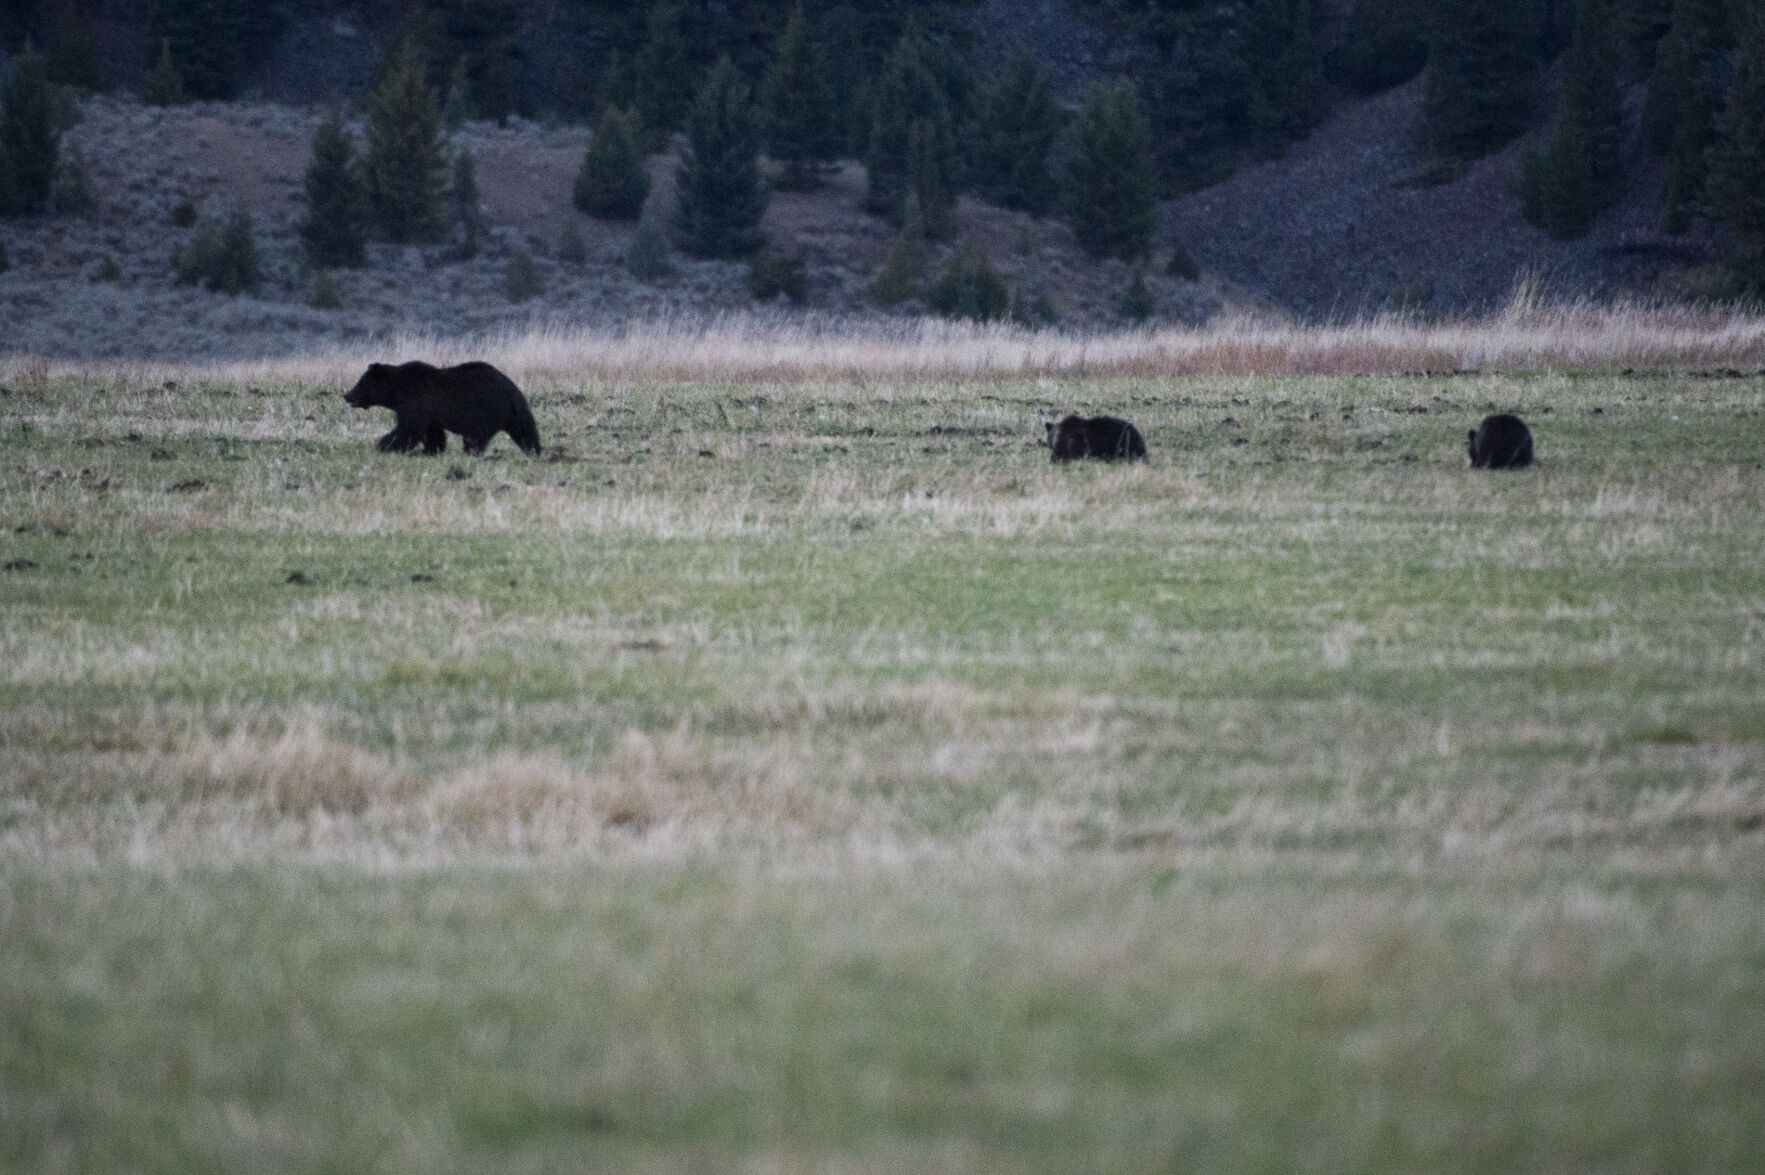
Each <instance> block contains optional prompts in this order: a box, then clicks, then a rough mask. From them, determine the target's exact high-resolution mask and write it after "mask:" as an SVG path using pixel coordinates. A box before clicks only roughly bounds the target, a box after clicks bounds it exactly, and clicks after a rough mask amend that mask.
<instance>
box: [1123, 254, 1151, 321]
mask: <svg viewBox="0 0 1765 1175" xmlns="http://www.w3.org/2000/svg"><path fill="white" fill-rule="evenodd" d="M1115 312H1116V313H1117V314H1119V315H1120V316H1121V317H1123V318H1125V319H1127V320H1128V321H1129V322H1145V321H1146V320H1147V319H1148V318H1151V317H1152V316H1153V315H1154V314H1156V313H1158V300H1157V299H1155V298H1154V297H1153V296H1152V291H1151V289H1149V288H1148V287H1147V285H1146V274H1145V273H1144V272H1143V271H1142V270H1141V269H1140V268H1139V266H1135V267H1134V276H1133V279H1132V280H1131V281H1129V282H1128V288H1127V289H1126V290H1124V291H1122V296H1121V301H1120V302H1118V303H1116V307H1115Z"/></svg>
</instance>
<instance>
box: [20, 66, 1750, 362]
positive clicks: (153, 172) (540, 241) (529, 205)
mask: <svg viewBox="0 0 1765 1175" xmlns="http://www.w3.org/2000/svg"><path fill="white" fill-rule="evenodd" d="M1418 100H1419V83H1411V84H1409V85H1407V86H1404V87H1400V88H1398V89H1396V90H1392V91H1390V92H1388V93H1385V94H1383V95H1379V96H1376V97H1374V98H1371V99H1368V100H1366V101H1361V102H1351V103H1347V104H1345V105H1343V106H1342V107H1341V108H1340V109H1339V111H1338V113H1337V114H1336V115H1335V116H1333V117H1332V118H1331V119H1329V120H1328V121H1327V122H1325V123H1324V124H1323V126H1321V127H1320V128H1319V129H1318V130H1317V131H1316V132H1315V133H1314V134H1313V135H1311V136H1310V137H1309V138H1308V139H1306V140H1305V141H1304V142H1302V143H1299V144H1297V145H1296V146H1295V147H1293V148H1292V149H1291V150H1290V151H1289V152H1288V153H1287V154H1286V155H1285V156H1284V157H1283V158H1280V159H1276V160H1271V161H1268V162H1263V163H1258V164H1255V165H1252V166H1247V167H1245V168H1243V169H1242V170H1240V171H1239V172H1238V173H1237V174H1236V175H1235V176H1234V177H1232V178H1231V179H1230V180H1228V181H1226V182H1225V183H1222V184H1219V185H1217V186H1215V187H1212V188H1209V189H1206V190H1203V191H1201V192H1197V193H1194V194H1192V195H1189V196H1186V197H1183V198H1181V199H1178V200H1174V201H1169V202H1167V203H1166V204H1165V205H1164V207H1163V210H1162V225H1161V233H1160V236H1161V248H1160V256H1159V259H1160V260H1162V259H1163V257H1164V256H1165V255H1166V252H1165V251H1166V250H1168V248H1169V247H1170V246H1171V245H1172V244H1173V243H1176V242H1181V243H1182V244H1183V245H1184V246H1185V247H1186V248H1187V249H1188V250H1189V251H1190V252H1191V253H1192V254H1193V256H1194V257H1195V258H1196V260H1197V261H1198V262H1199V263H1200V265H1201V267H1202V270H1203V273H1202V280H1201V281H1200V282H1199V283H1191V282H1183V281H1177V280H1174V279H1170V278H1166V277H1162V276H1156V275H1155V276H1154V277H1153V279H1152V283H1151V284H1152V286H1153V292H1154V294H1155V297H1156V300H1157V303H1158V315H1157V319H1158V321H1161V322H1164V323H1167V324H1196V323H1200V322H1203V321H1205V320H1206V319H1207V318H1208V317H1209V316H1210V315H1212V314H1214V313H1216V312H1217V311H1219V310H1220V309H1221V308H1222V307H1225V306H1230V305H1234V304H1236V305H1241V306H1250V307H1256V308H1259V309H1261V310H1264V311H1273V312H1276V313H1280V314H1285V313H1291V314H1294V315H1296V316H1298V317H1300V318H1302V319H1310V320H1317V319H1329V318H1343V317H1351V316H1354V315H1356V314H1361V313H1367V312H1373V311H1378V310H1381V309H1387V308H1393V307H1396V308H1403V309H1409V310H1421V311H1424V312H1432V313H1441V314H1456V313H1465V312H1472V313H1475V312H1481V311H1485V310H1487V309H1489V308H1490V307H1492V306H1495V305H1498V304H1500V303H1502V302H1503V301H1504V300H1505V299H1506V298H1507V297H1508V296H1509V295H1510V293H1511V292H1512V290H1513V289H1514V287H1515V286H1516V284H1517V283H1519V282H1520V281H1522V280H1525V279H1530V280H1532V281H1533V282H1535V283H1536V284H1537V285H1538V286H1539V287H1541V288H1542V289H1543V290H1544V291H1545V292H1546V293H1548V294H1550V295H1553V296H1564V297H1575V296H1583V295H1585V296H1590V297H1593V298H1596V299H1613V298H1622V297H1643V298H1649V297H1655V296H1660V295H1665V296H1675V295H1679V296H1683V295H1685V294H1686V293H1687V292H1688V290H1689V289H1690V288H1691V283H1692V281H1694V280H1695V277H1696V267H1697V266H1698V265H1700V264H1702V263H1704V262H1705V261H1707V260H1708V259H1709V258H1710V257H1711V256H1712V255H1713V254H1714V253H1715V251H1716V245H1717V244H1718V242H1716V241H1715V240H1714V239H1713V238H1712V237H1711V236H1710V235H1709V234H1708V232H1707V230H1705V231H1703V232H1702V235H1700V234H1699V233H1694V234H1691V235H1689V236H1687V237H1686V238H1683V239H1679V240H1674V239H1671V238H1666V237H1664V236H1663V235H1662V234H1660V233H1659V231H1658V230H1657V228H1656V227H1655V219H1656V213H1655V208H1656V199H1657V191H1658V185H1659V165H1658V163H1657V162H1656V161H1655V160H1653V159H1652V158H1649V157H1648V156H1647V155H1646V153H1645V152H1644V151H1642V149H1641V146H1640V143H1637V142H1633V143H1632V144H1631V146H1630V148H1629V152H1630V155H1631V158H1630V159H1629V161H1628V165H1629V171H1630V173H1631V175H1632V176H1633V181H1632V183H1631V185H1630V188H1629V191H1628V194H1627V196H1626V198H1625V200H1624V201H1623V202H1622V203H1621V204H1619V205H1618V206H1617V207H1616V208H1613V209H1612V210H1610V211H1609V212H1607V213H1606V214H1604V215H1603V216H1601V217H1600V219H1599V220H1598V221H1597V222H1596V224H1595V226H1594V228H1593V231H1592V232H1590V233H1589V234H1588V236H1587V237H1586V238H1584V239H1582V240H1579V241H1574V242H1567V243H1563V242H1556V241H1553V240H1551V239H1550V238H1549V237H1547V236H1546V235H1545V234H1544V233H1542V232H1540V231H1539V230H1536V229H1534V228H1532V227H1530V226H1528V225H1527V224H1526V223H1525V222H1524V220H1523V218H1522V217H1521V215H1520V210H1519V204H1518V199H1517V197H1516V196H1515V194H1514V191H1513V187H1514V179H1513V177H1514V173H1515V169H1516V167H1517V159H1518V156H1519V153H1520V152H1521V151H1522V150H1523V149H1524V147H1525V140H1522V141H1521V142H1519V143H1516V144H1515V145H1513V146H1511V147H1509V148H1508V149H1507V150H1506V151H1504V152H1501V153H1498V154H1497V155H1494V156H1492V157H1490V158H1488V159H1485V160H1483V161H1481V162H1479V163H1477V164H1474V165H1472V166H1471V167H1470V168H1468V169H1467V171H1466V172H1465V174H1464V175H1463V176H1462V177H1461V178H1460V179H1458V180H1457V181H1455V182H1452V183H1448V184H1444V185H1440V186H1436V187H1428V188H1422V187H1416V186H1413V185H1410V184H1408V183H1407V182H1406V180H1407V177H1408V176H1409V175H1410V174H1411V173H1412V172H1413V171H1414V169H1415V168H1416V167H1417V163H1418V159H1417V156H1416V153H1415V151H1414V149H1413V147H1412V146H1411V138H1410V127H1411V125H1412V123H1413V120H1414V115H1415V106H1416V104H1417V102H1418ZM318 120H319V114H318V112H317V110H316V109H313V108H300V107H292V106H286V105H279V104H271V103H245V102H237V103H199V104H195V105H191V106H185V107H170V108H161V107H152V106H144V105H141V104H139V103H137V102H135V101H134V100H133V99H131V98H128V97H126V96H122V97H113V96H103V95H100V96H96V97H93V98H90V99H88V100H87V101H86V103H85V105H84V117H83V120H82V122H81V123H80V124H79V125H78V126H76V127H75V128H74V129H73V130H72V131H71V132H70V133H69V134H68V135H67V138H66V149H67V150H68V151H69V152H70V153H71V154H73V155H76V156H78V157H79V158H81V159H83V160H85V161H86V164H87V166H88V168H89V169H90V172H91V174H92V177H93V179H94V186H95V188H96V190H97V191H98V192H99V193H100V197H101V198H100V202H99V207H98V209H97V211H96V213H95V214H93V215H91V216H89V217H85V218H60V219H49V218H44V217H37V218H27V219H24V220H14V221H5V222H0V242H3V243H4V244H5V247H6V250H7V253H8V254H9V256H10V259H11V263H12V265H11V269H10V270H9V271H8V272H6V273H3V274H0V340H3V343H0V349H4V350H7V351H22V352H28V353H33V354H41V355H45V356H50V357H66V358H95V357H114V356H140V357H143V358H166V359H171V358H192V357H214V358H236V357H247V356H252V355H260V354H264V355H268V354H289V353H299V352H307V351H313V350H319V349H323V348H325V347H327V346H330V345H335V344H337V343H341V342H357V341H361V340H363V339H367V338H374V337H380V336H385V335H391V334H396V333H401V332H417V333H433V334H440V335H461V334H480V333H485V332H495V331H498V330H503V329H518V328H522V327H525V326H527V325H529V324H532V323H534V322H561V323H567V324H570V325H573V326H574V325H586V326H594V327H615V328H616V327H618V326H620V325H622V324H624V323H626V322H629V321H633V320H645V319H656V318H668V317H677V316H687V317H702V316H706V315H717V314H724V313H731V312H745V311H750V310H753V309H755V303H754V300H753V298H752V296H751V294H750V292H749V290H748V287H747V283H746V267H745V266H743V265H741V264H736V263H729V262H690V261H686V260H684V259H682V258H676V259H675V260H676V272H675V273H674V275H672V276H671V277H668V278H665V279H661V280H659V281H656V282H641V281H637V280H635V279H633V278H632V277H631V276H630V275H629V274H628V273H627V272H626V269H625V266H624V254H625V250H626V247H627V245H628V243H629V241H630V238H631V235H632V233H633V231H634V227H635V226H634V225H632V224H631V223H610V222H604V221H597V220H594V219H593V218H590V217H586V216H582V215H579V214H578V213H576V212H575V211H574V210H573V209H571V207H570V204H569V191H570V185H571V181H572V179H573V177H574V175H575V171H576V168H577V166H578V164H579V162H580V160H581V157H582V152H583V149H584V147H585V145H586V143H587V139H588V133H587V131H586V130H585V129H583V128H581V127H579V126H570V125H562V126H544V125H541V124H538V123H534V122H530V121H527V120H523V119H519V118H516V119H511V120H510V121H509V123H508V125H506V126H503V127H498V126H496V125H495V124H493V123H489V122H479V123H469V124H468V125H467V126H466V128H465V129H464V130H463V131H461V132H460V133H459V134H458V135H457V136H456V137H455V140H454V141H455V144H456V146H464V147H466V148H468V149H470V150H471V151H472V153H473V155H474V157H475V159H476V161H477V170H478V176H479V185H480V188H481V192H482V197H483V207H482V215H483V219H484V222H485V224H486V226H487V234H486V239H485V241H484V243H483V246H482V248H481V249H480V251H479V254H478V255H477V256H476V257H474V258H471V259H466V260H462V259H460V258H459V257H458V256H457V255H456V253H455V252H454V251H453V250H452V249H451V248H450V247H449V246H446V245H434V246H425V247H421V248H418V247H404V246H390V245H375V246H373V247H372V248H371V263H370V265H369V266H367V267H366V268H364V269H361V270H355V271H339V272H338V274H337V280H338V285H339V289H340V293H341V296H342V305H341V307H339V308H337V309H329V310H321V309H315V308H314V307H312V306H311V305H309V304H308V303H309V301H310V294H311V288H312V276H311V274H310V273H308V272H306V271H305V270H304V269H303V266H302V263H301V260H300V255H299V249H298V237H297V225H298V221H299V218H300V215H301V213H302V209H303V204H302V198H301V176H302V172H303V170H304V168H305V166H306V161H307V158H308V154H309V150H310V140H311V135H312V131H313V129H314V127H315V126H316V125H317V123H318ZM675 162H676V161H675V159H674V157H673V156H671V155H662V156H657V157H654V158H653V159H652V160H651V170H652V174H653V178H654V180H655V187H656V191H655V194H654V195H653V196H652V199H654V200H657V201H659V202H660V204H661V206H662V207H664V208H666V207H670V206H671V203H672V197H671V190H670V189H671V182H672V175H673V170H674V166H675ZM863 188H864V173H863V170H862V168H860V167H858V166H857V165H854V164H848V165H846V166H845V167H844V168H843V169H842V170H841V171H839V172H838V173H836V174H834V175H832V176H830V177H829V179H828V182H827V183H825V184H824V185H823V186H822V187H821V188H820V189H819V190H817V191H814V192H808V193H788V192H780V193H777V194H775V196H774V197H773V201H772V204H771V207H770V209H769V211H768V214H767V218H766V222H765V229H766V232H767V234H768V236H769V237H770V239H771V241H772V244H773V247H774V248H775V249H777V250H779V251H783V252H787V253H798V254H800V255H801V256H802V258H803V260H804V263H805V269H806V273H807V277H808V295H807V297H806V299H805V300H804V302H803V303H802V304H801V305H792V304H788V303H784V302H782V301H781V302H779V303H777V304H776V305H771V306H768V307H765V308H764V309H766V310H767V311H768V312H769V313H772V312H775V313H779V314H786V315H803V314H808V315H814V316H818V317H828V316H831V317H836V318H840V319H859V320H877V319H883V318H887V317H890V316H900V315H912V314H914V313H919V312H923V307H922V306H921V305H920V304H918V303H916V302H915V303H909V304H907V305H906V306H904V307H901V308H899V309H897V310H894V311H887V312H885V311H882V310H879V309H878V308H877V307H875V306H873V305H872V304H871V303H870V302H869V300H868V299H867V298H866V296H865V290H866V287H867V286H868V284H869V283H870V281H871V280H872V279H873V278H874V276H875V275H876V273H877V272H878V271H879V270H880V268H881V266H882V263H883V260H884V257H885V255H886V253H887V251H888V248H889V244H890V241H891V233H890V230H889V229H888V227H887V226H886V225H885V224H884V223H883V221H881V220H880V219H879V218H877V217H875V216H872V215H870V214H868V213H867V212H865V211H864V208H863ZM185 201H188V202H189V203H191V204H192V205H193V206H195V207H197V208H199V209H201V210H203V211H204V212H205V213H206V214H219V213H220V212H222V211H224V210H226V209H229V208H242V209H244V210H246V211H248V212H250V213H251V215H252V217H253V220H254V225H255V227H256V230H257V240H258V244H259V248H260V252H261V255H262V259H263V267H264V271H265V281H264V284H263V286H262V288H261V289H260V290H259V292H258V293H257V294H256V295H255V296H237V297H233V296H225V295H220V294H213V293H209V292H206V291H203V290H200V289H197V288H194V287H188V286H179V285H177V284H176V283H175V281H174V278H173V273H172V257H173V255H174V253H175V251H176V250H178V249H179V248H181V247H182V246H183V244H184V243H185V241H186V240H187V239H188V237H189V229H188V228H179V227H176V226H175V225H174V224H173V223H172V216H173V210H174V208H175V207H176V206H177V205H179V204H180V203H181V202H185ZM570 224H574V225H575V226H576V228H577V230H578V232H579V233H580V235H581V237H582V239H583V241H584V243H585V244H586V246H587V257H586V260H585V261H583V262H582V263H580V264H572V263H569V262H566V261H564V260H562V259H560V258H559V256H558V253H559V244H560V240H561V238H562V236H563V235H564V232H565V229H566V226H568V225H570ZM957 239H962V240H968V241H970V242H971V243H973V244H974V245H975V246H976V247H977V248H979V249H980V250H981V251H982V252H983V253H985V254H986V255H987V256H988V258H989V260H990V261H991V262H992V263H993V264H994V265H995V266H996V267H997V268H998V269H999V270H1000V271H1001V272H1002V273H1003V274H1004V275H1005V277H1006V278H1007V280H1008V281H1010V282H1011V283H1012V284H1013V285H1015V286H1017V287H1018V288H1019V289H1020V290H1022V291H1023V292H1024V293H1025V294H1026V296H1028V295H1036V294H1039V295H1041V296H1042V297H1044V298H1045V299H1046V301H1047V302H1048V304H1049V305H1050V306H1051V307H1052V308H1053V309H1054V310H1055V311H1056V313H1057V314H1058V316H1059V318H1058V324H1059V325H1061V326H1062V327H1065V328H1069V329H1079V330H1093V329H1098V328H1106V327H1119V326H1121V325H1122V323H1121V321H1120V320H1119V319H1118V318H1117V317H1116V316H1115V306H1116V302H1117V300H1118V299H1119V297H1120V294H1121V292H1122V290H1123V288H1124V287H1125V285H1126V284H1127V281H1128V277H1129V273H1128V270H1127V268H1126V267H1125V266H1123V265H1121V264H1120V263H1116V262H1110V263H1104V264H1099V263H1096V262H1093V261H1091V260H1090V259H1088V258H1086V257H1085V256H1084V255H1083V253H1081V252H1080V251H1079V250H1078V249H1076V248H1075V247H1074V245H1073V243H1072V240H1071V237H1070V234H1069V233H1068V232H1067V231H1066V229H1065V228H1064V227H1063V226H1062V225H1061V224H1060V223H1059V222H1057V221H1054V220H1031V219H1029V218H1027V217H1025V216H1023V215H1021V214H1018V213H1013V212H1008V211H1004V210H1001V209H997V208H993V207H990V206H988V205H986V204H984V203H981V202H978V201H975V200H972V199H966V198H965V199H964V200H963V201H962V203H961V205H960V207H959V209H958V215H957ZM953 244H954V242H951V243H947V244H945V245H943V246H941V247H940V248H939V249H938V250H936V256H935V257H934V262H936V261H938V260H940V259H942V258H947V257H948V255H949V253H950V251H951V248H952V246H953ZM516 250H525V251H527V252H529V253H531V254H532V255H533V256H534V257H535V258H536V259H537V261H538V264H539V266H540V269H541V271H542V273H543V275H544V278H545V283H546V289H545V292H544V293H543V294H542V295H541V296H539V297H537V298H535V299H532V300H530V301H524V302H522V303H519V304H515V303H511V302H510V301H509V300H508V298H507V297H506V296H505V293H504V272H505V269H506V266H507V264H508V260H509V258H510V256H511V255H512V254H513V253H514V252H515V251H516ZM113 266H114V268H112V267H113Z"/></svg>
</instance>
